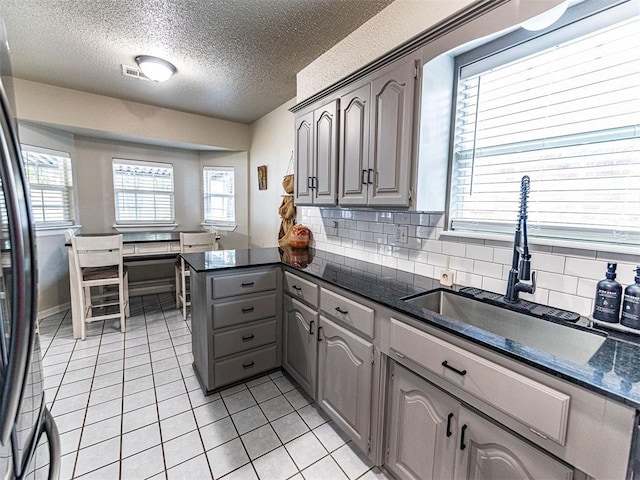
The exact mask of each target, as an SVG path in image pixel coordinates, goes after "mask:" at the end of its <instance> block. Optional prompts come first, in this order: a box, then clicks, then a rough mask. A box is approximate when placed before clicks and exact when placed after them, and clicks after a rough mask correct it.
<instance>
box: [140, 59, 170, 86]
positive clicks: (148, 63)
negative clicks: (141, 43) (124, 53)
mask: <svg viewBox="0 0 640 480" xmlns="http://www.w3.org/2000/svg"><path fill="white" fill-rule="evenodd" d="M136 63H137V64H138V66H139V67H140V70H142V73H144V74H145V75H146V77H147V78H149V79H150V80H153V81H154V82H166V81H167V80H169V79H170V78H171V76H172V75H173V74H174V73H176V72H177V70H176V67H174V66H173V64H171V63H169V62H167V61H166V60H163V59H162V58H158V57H152V56H151V55H138V56H137V57H136Z"/></svg>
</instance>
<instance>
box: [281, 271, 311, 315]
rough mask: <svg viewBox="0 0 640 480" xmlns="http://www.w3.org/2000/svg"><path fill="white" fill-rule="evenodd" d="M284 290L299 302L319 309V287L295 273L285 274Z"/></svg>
mask: <svg viewBox="0 0 640 480" xmlns="http://www.w3.org/2000/svg"><path fill="white" fill-rule="evenodd" d="M284 290H285V291H286V292H287V293H288V294H289V295H291V296H292V297H295V298H297V299H299V300H303V301H305V302H307V303H308V304H310V305H313V306H314V307H316V308H318V285H316V284H315V283H313V282H310V281H308V280H305V279H304V278H300V277H299V276H297V275H294V274H293V273H289V272H284Z"/></svg>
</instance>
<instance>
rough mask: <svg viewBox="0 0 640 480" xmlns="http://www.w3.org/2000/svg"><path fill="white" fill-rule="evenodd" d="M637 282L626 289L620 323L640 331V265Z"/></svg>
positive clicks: (637, 271)
mask: <svg viewBox="0 0 640 480" xmlns="http://www.w3.org/2000/svg"><path fill="white" fill-rule="evenodd" d="M635 282H636V283H634V284H632V285H629V286H628V287H627V288H625V289H624V302H623V303H622V320H621V321H620V323H622V325H624V326H625V327H629V328H635V329H640V265H638V266H637V267H636V277H635Z"/></svg>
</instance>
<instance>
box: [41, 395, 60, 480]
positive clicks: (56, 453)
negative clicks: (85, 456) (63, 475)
mask: <svg viewBox="0 0 640 480" xmlns="http://www.w3.org/2000/svg"><path fill="white" fill-rule="evenodd" d="M42 426H43V429H44V431H43V433H44V434H45V435H46V436H47V440H48V441H49V477H48V479H49V480H59V478H60V463H61V462H62V460H61V457H62V448H61V446H60V435H59V434H58V427H57V426H56V422H55V421H54V420H53V415H51V412H50V411H49V410H48V409H47V408H46V407H45V409H44V419H43V423H42Z"/></svg>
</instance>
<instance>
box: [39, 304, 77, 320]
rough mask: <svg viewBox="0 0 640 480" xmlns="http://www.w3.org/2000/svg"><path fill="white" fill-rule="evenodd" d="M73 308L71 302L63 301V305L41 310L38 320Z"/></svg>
mask: <svg viewBox="0 0 640 480" xmlns="http://www.w3.org/2000/svg"><path fill="white" fill-rule="evenodd" d="M70 308H71V302H67V303H63V304H62V305H56V306H55V307H51V308H47V309H46V310H39V311H38V315H37V317H36V318H37V319H38V322H39V321H40V320H42V319H43V318H47V317H50V316H51V315H55V314H56V313H62V312H64V311H65V310H69V309H70Z"/></svg>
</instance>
